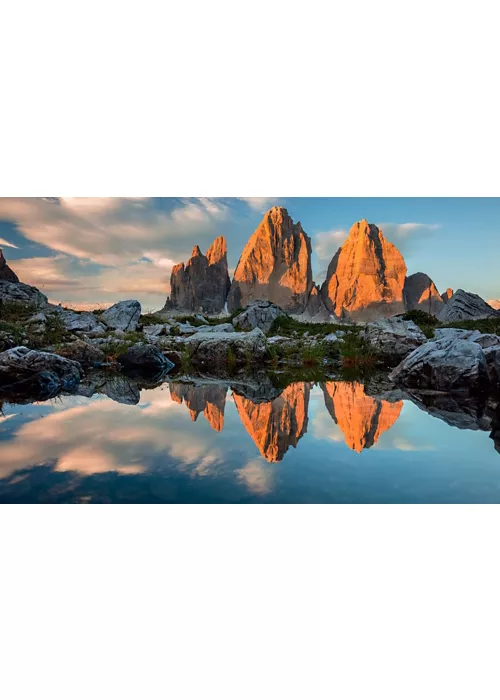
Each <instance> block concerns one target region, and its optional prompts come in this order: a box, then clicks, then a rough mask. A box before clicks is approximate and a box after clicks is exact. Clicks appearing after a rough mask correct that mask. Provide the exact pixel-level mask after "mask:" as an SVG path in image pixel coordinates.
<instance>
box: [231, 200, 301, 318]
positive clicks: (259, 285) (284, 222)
mask: <svg viewBox="0 0 500 700" xmlns="http://www.w3.org/2000/svg"><path fill="white" fill-rule="evenodd" d="M312 287H313V281H312V271H311V239H310V238H309V236H308V235H307V234H306V233H305V231H304V230H303V228H302V226H301V224H300V222H297V223H296V224H294V223H293V221H292V219H291V217H290V216H289V215H288V212H287V210H286V209H285V208H284V207H272V209H270V210H269V211H268V212H267V213H266V214H265V215H264V218H263V219H262V221H261V223H260V224H259V226H258V227H257V229H256V230H255V232H254V233H253V234H252V236H251V237H250V239H249V241H248V243H247V244H246V246H245V248H244V250H243V253H242V255H241V258H240V260H239V262H238V265H237V267H236V271H235V273H234V279H233V282H232V284H231V290H230V292H229V297H228V300H227V304H228V309H229V311H234V310H235V309H237V308H240V307H245V306H248V305H249V304H250V303H252V302H253V301H258V300H267V301H272V302H273V303H275V304H277V305H278V306H281V308H282V309H285V310H286V311H290V312H292V313H302V312H303V311H304V309H305V308H306V306H307V302H308V300H309V295H310V293H311V289H312Z"/></svg>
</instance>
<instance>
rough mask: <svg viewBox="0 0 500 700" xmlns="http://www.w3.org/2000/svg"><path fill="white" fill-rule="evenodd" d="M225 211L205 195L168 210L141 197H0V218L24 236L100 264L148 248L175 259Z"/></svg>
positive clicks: (137, 256)
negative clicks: (9, 222)
mask: <svg viewBox="0 0 500 700" xmlns="http://www.w3.org/2000/svg"><path fill="white" fill-rule="evenodd" d="M227 213H228V207H227V206H226V205H225V204H223V203H221V202H218V201H216V200H211V199H207V198H201V199H195V200H178V202H177V206H175V207H174V208H171V209H170V210H165V209H163V208H161V207H158V206H155V205H154V202H153V201H152V200H151V199H147V198H146V199H137V198H135V199H134V198H119V197H112V198H78V197H77V198H73V197H72V198H68V199H64V198H62V199H60V200H58V201H57V202H54V201H48V200H47V199H42V198H30V199H22V198H17V199H16V198H4V199H0V219H5V220H10V221H12V222H14V223H15V224H16V226H17V228H18V230H19V232H20V233H21V234H22V235H23V236H25V237H26V238H28V239H29V240H31V241H34V242H36V243H39V244H41V245H44V246H46V247H47V248H50V249H52V250H54V251H56V252H58V253H64V254H66V255H72V256H74V257H76V258H79V259H86V260H91V261H93V262H96V263H99V264H103V265H119V264H123V263H129V262H134V261H136V260H138V259H140V258H142V257H143V256H144V253H145V252H146V251H148V250H160V251H162V254H163V256H164V257H167V258H172V257H173V258H178V256H179V255H180V254H183V253H187V251H188V249H190V247H192V241H193V240H194V239H195V238H196V240H198V241H199V242H200V244H203V243H204V242H207V243H208V241H209V237H210V235H211V234H214V233H215V232H216V229H217V225H218V223H220V221H221V220H223V219H224V218H225V217H226V215H227ZM188 240H189V243H188Z"/></svg>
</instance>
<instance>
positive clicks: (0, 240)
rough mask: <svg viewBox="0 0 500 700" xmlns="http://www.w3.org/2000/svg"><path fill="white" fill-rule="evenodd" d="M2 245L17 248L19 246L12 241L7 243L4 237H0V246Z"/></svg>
mask: <svg viewBox="0 0 500 700" xmlns="http://www.w3.org/2000/svg"><path fill="white" fill-rule="evenodd" d="M2 246H4V247H5V248H18V247H19V246H17V245H14V244H13V243H9V241H6V240H5V238H0V248H1V247H2Z"/></svg>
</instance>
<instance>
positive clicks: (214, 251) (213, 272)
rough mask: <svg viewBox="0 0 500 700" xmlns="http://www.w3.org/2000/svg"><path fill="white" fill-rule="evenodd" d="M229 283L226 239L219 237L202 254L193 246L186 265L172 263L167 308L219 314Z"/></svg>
mask: <svg viewBox="0 0 500 700" xmlns="http://www.w3.org/2000/svg"><path fill="white" fill-rule="evenodd" d="M229 286H230V280H229V273H228V267H227V248H226V239H225V238H224V236H219V237H218V238H216V239H215V241H214V242H213V243H212V245H211V246H210V248H209V249H208V251H207V254H206V256H205V255H203V253H202V252H201V250H200V248H199V247H198V246H197V245H195V246H194V248H193V252H192V254H191V257H190V258H189V260H188V262H187V264H186V265H184V263H179V264H178V265H174V267H173V268H172V274H171V276H170V300H169V302H167V307H170V308H174V309H185V310H186V311H204V312H206V313H220V312H221V311H222V310H223V308H224V306H225V303H226V297H227V294H228V291H229Z"/></svg>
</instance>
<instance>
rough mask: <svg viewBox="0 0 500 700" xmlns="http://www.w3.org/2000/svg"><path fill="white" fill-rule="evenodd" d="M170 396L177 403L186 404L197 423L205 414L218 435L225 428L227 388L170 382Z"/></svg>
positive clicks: (214, 385)
mask: <svg viewBox="0 0 500 700" xmlns="http://www.w3.org/2000/svg"><path fill="white" fill-rule="evenodd" d="M169 387H170V396H171V398H172V399H173V400H174V401H175V402H176V403H182V402H183V401H184V403H185V404H186V406H187V408H188V409H189V413H190V415H191V420H192V421H195V420H196V419H197V418H198V416H199V415H200V413H202V412H203V414H204V416H205V418H206V419H207V421H208V422H209V423H210V425H211V426H212V428H213V429H214V430H216V431H217V432H218V433H220V431H221V430H222V428H223V427H224V408H225V406H226V393H227V387H225V386H220V385H217V384H210V385H206V386H195V385H193V384H184V383H182V382H170V384H169Z"/></svg>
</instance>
